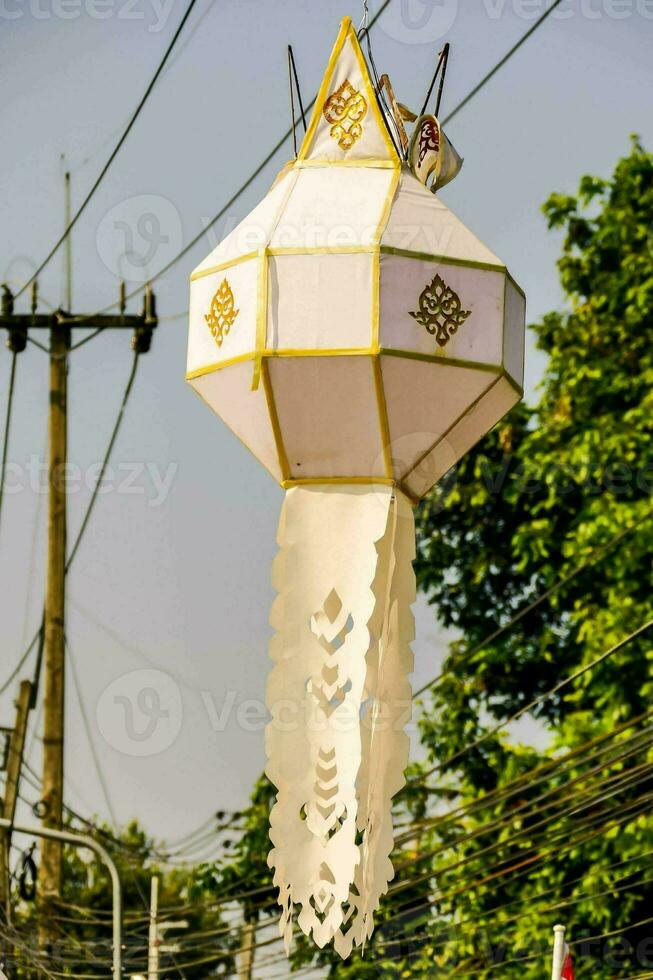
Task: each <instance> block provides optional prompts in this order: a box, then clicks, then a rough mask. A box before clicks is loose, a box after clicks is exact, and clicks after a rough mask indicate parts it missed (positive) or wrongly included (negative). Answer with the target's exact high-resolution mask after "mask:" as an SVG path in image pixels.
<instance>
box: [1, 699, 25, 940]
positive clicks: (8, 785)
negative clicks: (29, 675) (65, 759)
mask: <svg viewBox="0 0 653 980" xmlns="http://www.w3.org/2000/svg"><path fill="white" fill-rule="evenodd" d="M31 700H32V685H31V683H30V681H22V683H21V685H20V689H19V692H18V700H17V701H16V720H15V722H14V727H13V729H12V731H11V735H10V737H9V752H8V754H7V776H6V780H5V797H4V800H3V801H2V806H1V807H0V816H2V818H3V819H4V820H8V821H9V828H8V829H7V830H3V831H0V906H1V907H2V914H3V917H4V921H5V922H6V923H10V922H11V903H10V897H11V896H10V893H9V847H10V845H11V832H12V827H13V823H14V819H15V817H16V803H17V802H18V789H19V786H20V772H21V768H22V763H23V752H24V750H25V735H26V732H27V716H28V714H29V711H30V706H31Z"/></svg>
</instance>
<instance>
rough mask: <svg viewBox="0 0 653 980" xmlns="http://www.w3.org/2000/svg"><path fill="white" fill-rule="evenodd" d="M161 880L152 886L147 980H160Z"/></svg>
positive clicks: (155, 876)
mask: <svg viewBox="0 0 653 980" xmlns="http://www.w3.org/2000/svg"><path fill="white" fill-rule="evenodd" d="M158 915H159V878H158V876H157V875H152V884H151V885H150V930H149V935H148V941H147V980H159V927H158Z"/></svg>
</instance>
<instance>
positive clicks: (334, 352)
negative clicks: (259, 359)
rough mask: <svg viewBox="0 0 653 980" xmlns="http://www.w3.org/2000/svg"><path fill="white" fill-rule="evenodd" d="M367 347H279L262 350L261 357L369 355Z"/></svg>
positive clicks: (370, 352)
mask: <svg viewBox="0 0 653 980" xmlns="http://www.w3.org/2000/svg"><path fill="white" fill-rule="evenodd" d="M371 354H372V351H371V350H370V348H369V347H316V348H309V347H307V348H301V347H280V348H278V349H277V350H264V351H263V357H370V356H371Z"/></svg>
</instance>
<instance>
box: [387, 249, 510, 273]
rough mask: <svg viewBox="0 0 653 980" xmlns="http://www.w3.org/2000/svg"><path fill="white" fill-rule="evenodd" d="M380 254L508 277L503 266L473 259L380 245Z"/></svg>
mask: <svg viewBox="0 0 653 980" xmlns="http://www.w3.org/2000/svg"><path fill="white" fill-rule="evenodd" d="M381 254H383V255H397V256H399V257H400V258H404V259H417V260H418V261H420V262H442V263H444V264H445V265H458V266H462V268H464V269H481V270H482V271H485V272H503V273H505V274H506V275H509V273H508V270H507V269H506V267H505V265H498V264H494V263H493V262H475V261H474V260H473V259H456V258H454V257H453V256H451V255H431V254H430V253H429V252H413V251H411V250H410V249H409V248H395V246H394V245H383V244H382V245H381Z"/></svg>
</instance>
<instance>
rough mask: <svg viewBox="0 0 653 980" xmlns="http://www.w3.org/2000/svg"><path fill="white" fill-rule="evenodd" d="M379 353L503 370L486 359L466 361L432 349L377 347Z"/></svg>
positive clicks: (454, 365) (495, 370)
mask: <svg viewBox="0 0 653 980" xmlns="http://www.w3.org/2000/svg"><path fill="white" fill-rule="evenodd" d="M379 354H387V356H388V357H405V358H407V359H408V360H410V361H428V362H429V363H431V364H443V365H444V364H446V365H447V366H449V367H462V368H473V369H474V370H475V371H489V372H490V373H491V374H498V373H500V372H501V371H502V370H504V368H503V365H502V364H488V363H487V362H486V361H468V360H465V359H464V358H461V357H450V356H449V355H448V354H447V353H446V351H444V350H439V351H434V353H433V354H422V353H421V352H420V351H412V350H402V349H400V348H396V347H379Z"/></svg>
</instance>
